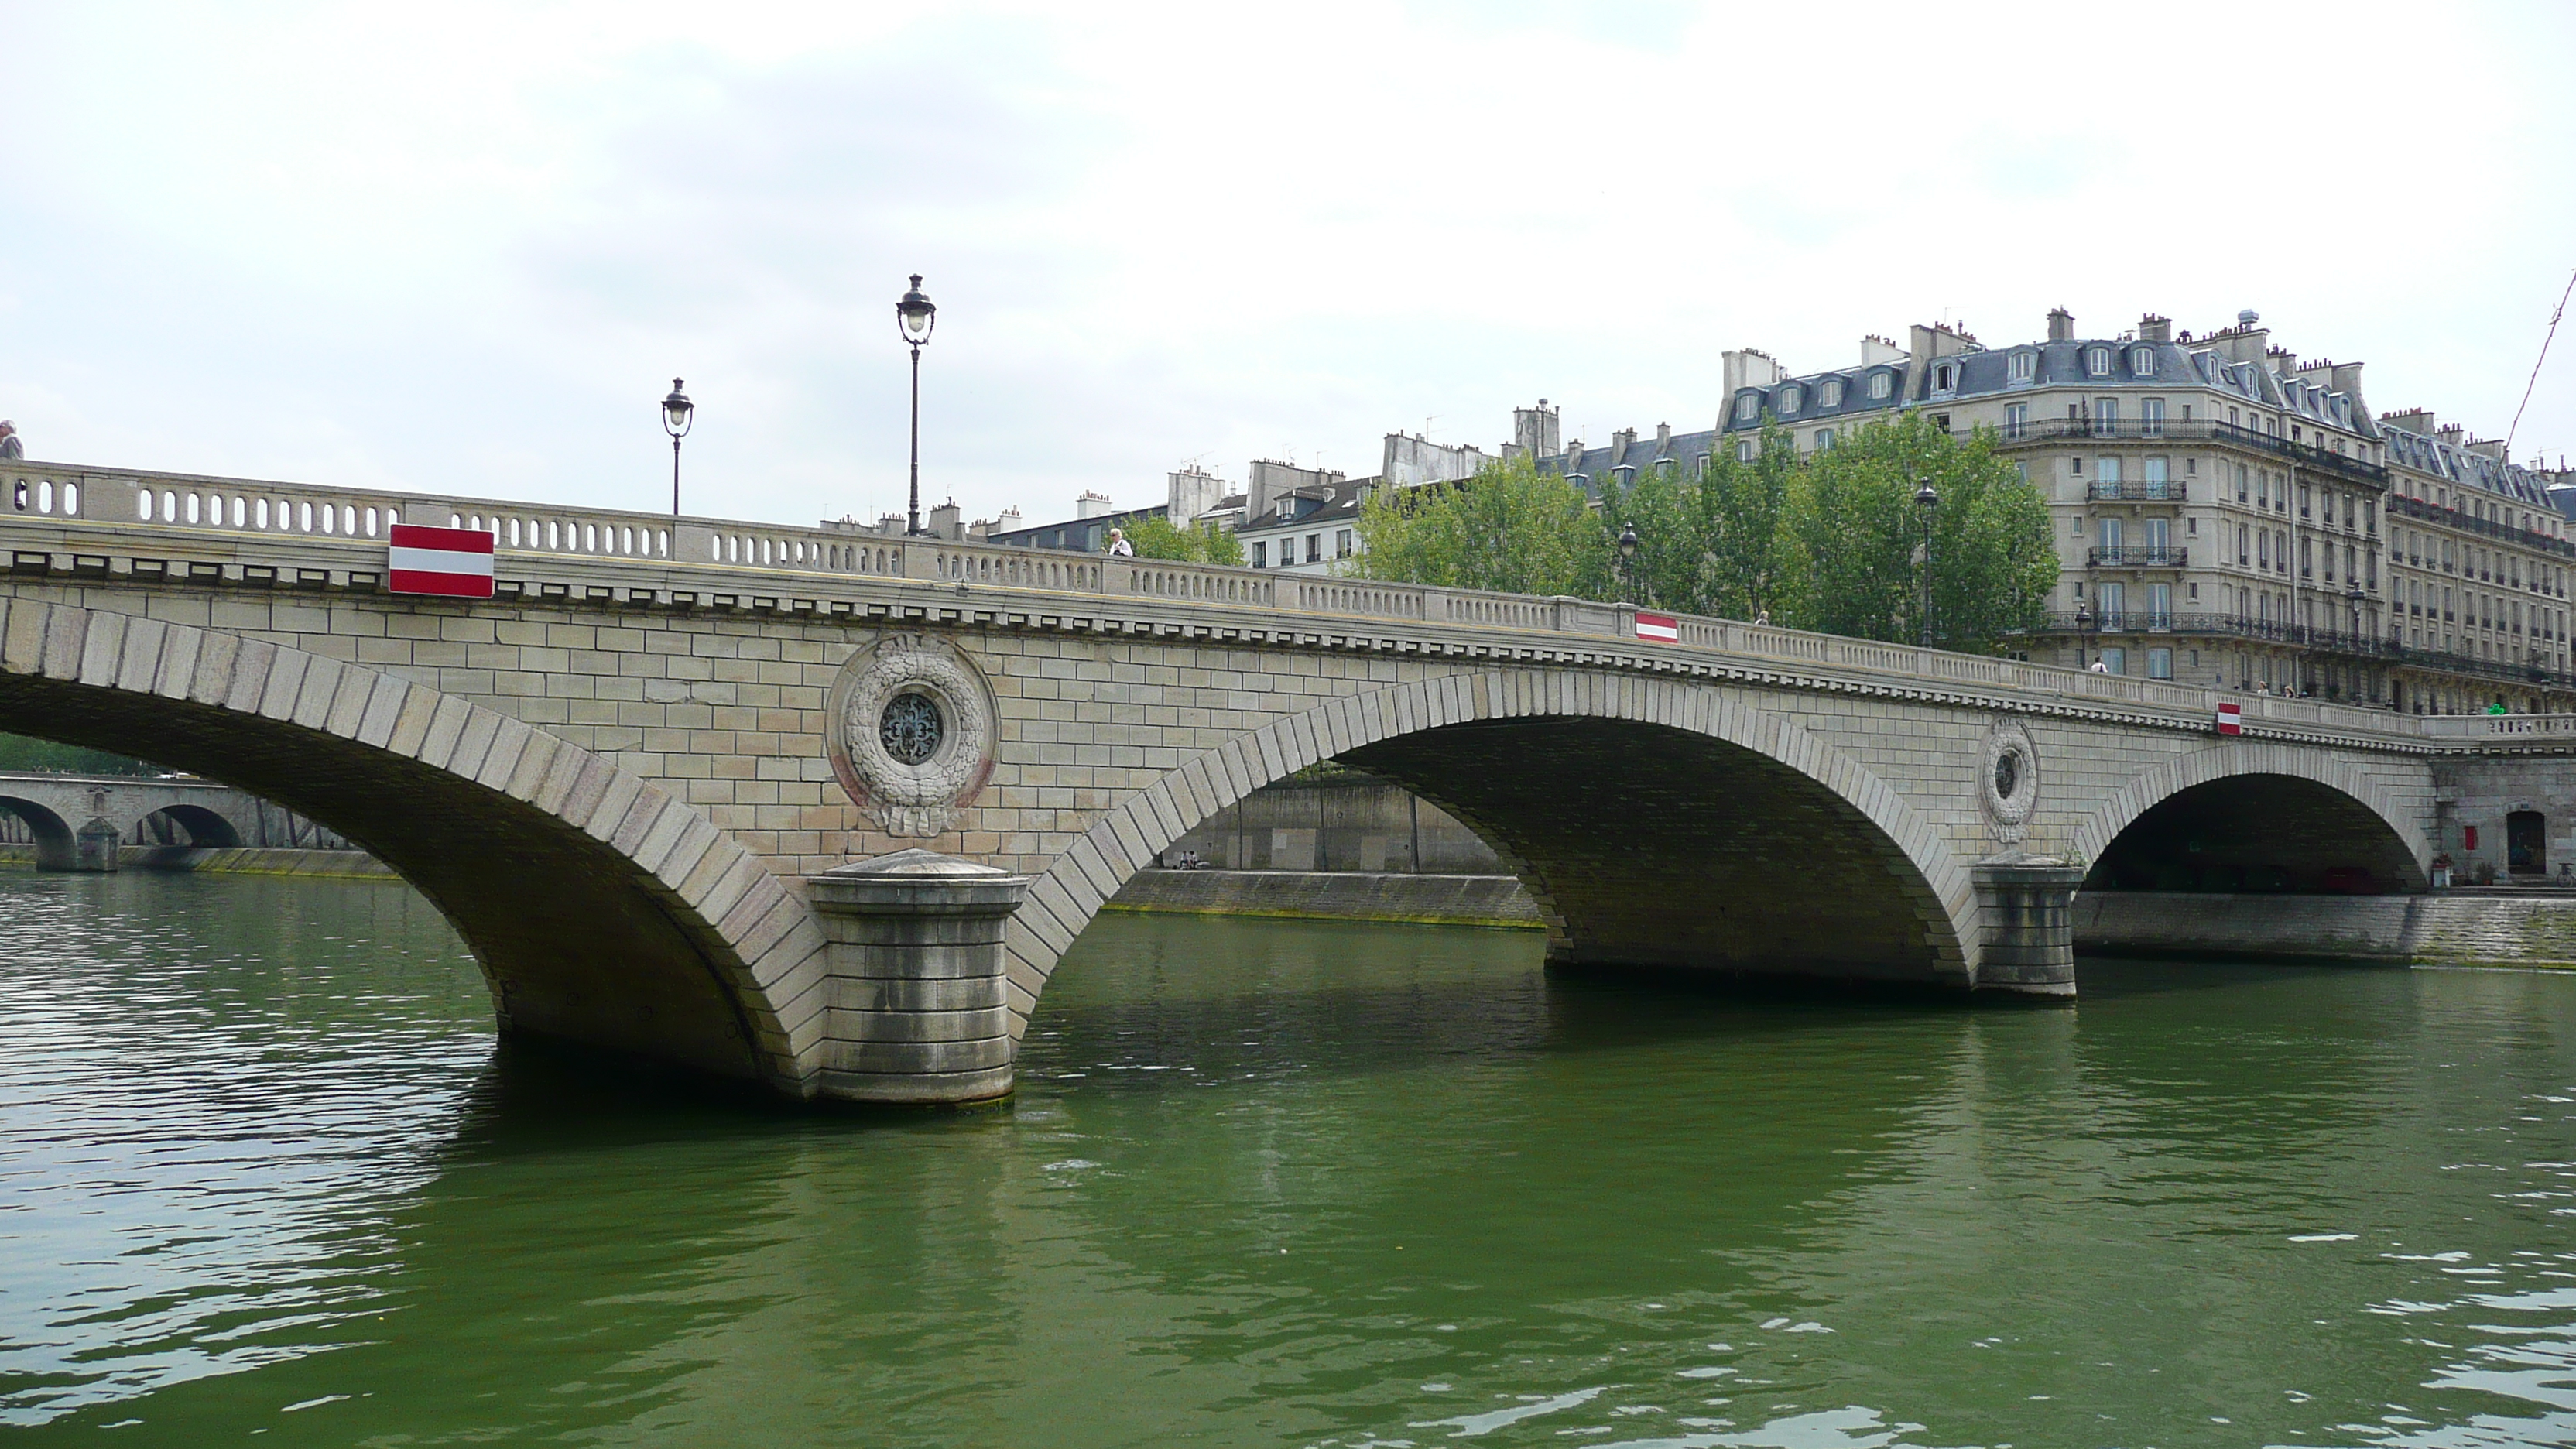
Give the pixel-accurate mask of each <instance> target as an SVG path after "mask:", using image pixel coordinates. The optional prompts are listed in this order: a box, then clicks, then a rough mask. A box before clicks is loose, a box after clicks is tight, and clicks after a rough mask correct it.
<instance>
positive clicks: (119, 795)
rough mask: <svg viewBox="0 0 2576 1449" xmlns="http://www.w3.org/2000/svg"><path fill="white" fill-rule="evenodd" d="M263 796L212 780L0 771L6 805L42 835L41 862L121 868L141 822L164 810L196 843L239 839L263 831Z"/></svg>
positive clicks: (3, 809)
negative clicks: (119, 860)
mask: <svg viewBox="0 0 2576 1449" xmlns="http://www.w3.org/2000/svg"><path fill="white" fill-rule="evenodd" d="M257 805H258V802H256V801H254V800H252V799H250V798H249V797H247V796H245V795H243V794H242V793H241V792H240V791H238V790H235V789H232V788H231V787H229V786H226V785H218V784H215V783H214V782H212V781H208V780H186V779H166V778H165V779H152V778H148V777H143V776H122V775H95V776H93V775H0V813H5V814H8V815H11V816H13V817H15V818H16V819H17V820H18V821H19V822H20V823H21V824H23V825H24V826H25V827H26V830H27V834H28V836H29V837H30V838H31V839H32V840H33V841H34V842H35V846H36V867H37V869H39V870H114V869H116V850H117V847H118V845H119V844H120V843H121V842H122V841H123V840H124V838H125V836H126V835H127V834H128V833H129V832H131V831H132V830H133V829H134V828H135V827H136V825H137V824H138V823H139V822H142V821H146V820H149V819H151V818H152V817H154V816H160V817H163V818H166V819H168V820H170V821H172V822H173V823H174V824H176V825H177V826H178V827H179V831H180V832H181V835H182V838H183V839H184V840H185V841H186V842H187V843H188V844H189V845H192V846H214V847H223V846H235V845H241V844H245V843H247V842H249V841H251V840H253V839H256V838H257V837H258V835H259V822H258V821H257V820H256V819H255V818H253V815H252V813H251V812H253V811H254V810H255V809H256V808H257Z"/></svg>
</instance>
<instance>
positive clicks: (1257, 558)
mask: <svg viewBox="0 0 2576 1449" xmlns="http://www.w3.org/2000/svg"><path fill="white" fill-rule="evenodd" d="M1252 566H1253V567H1254V568H1257V569H1266V568H1268V567H1270V545H1268V544H1266V543H1256V544H1254V545H1253V546H1252Z"/></svg>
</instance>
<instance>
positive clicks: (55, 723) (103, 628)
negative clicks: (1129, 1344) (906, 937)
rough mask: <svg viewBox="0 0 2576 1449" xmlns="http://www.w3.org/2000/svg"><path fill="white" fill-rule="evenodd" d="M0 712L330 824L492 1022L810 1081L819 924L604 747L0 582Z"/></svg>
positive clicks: (296, 658)
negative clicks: (402, 889) (490, 1005)
mask: <svg viewBox="0 0 2576 1449" xmlns="http://www.w3.org/2000/svg"><path fill="white" fill-rule="evenodd" d="M0 730H7V731H9V732H12V733H21V734H30V735H37V736H41V737H44V738H48V739H54V740H59V741H62V742H65V743H69V744H80V745H88V746H93V747H97V748H103V749H110V750H114V751H117V752H118V753H121V754H127V755H133V756H136V757H139V758H144V759H151V760H157V761H161V762H163V763H166V764H170V765H175V766H178V767H180V768H182V769H186V770H189V771H192V772H194V773H196V774H199V775H202V776H204V777H206V778H208V779H212V780H219V781H222V782H223V783H226V784H230V785H234V786H237V787H239V788H241V789H243V790H247V791H249V792H251V793H252V794H255V795H259V796H263V797H265V798H267V799H270V800H274V801H276V802H278V803H279V804H281V805H284V806H286V807H287V808H288V809H290V810H294V811H296V812H298V813H300V814H302V815H304V816H306V817H307V818H309V819H313V820H317V821H320V822H322V823H323V824H325V825H328V826H330V827H331V828H332V829H333V830H335V831H337V832H338V833H340V834H341V835H343V836H345V837H347V838H348V839H349V840H351V841H353V842H355V843H357V844H359V845H361V846H363V847H364V848H365V849H367V850H368V851H369V852H371V853H373V854H374V855H375V856H376V857H377V858H378V859H380V860H382V861H384V862H385V863H386V864H387V865H389V866H391V867H392V868H393V869H394V870H395V871H397V872H399V873H400V874H401V875H402V876H403V877H404V878H405V879H406V880H408V881H410V882H411V883H412V884H413V885H414V886H415V887H417V888H419V889H420V891H421V892H422V893H423V894H425V895H427V896H428V897H429V898H430V900H431V901H432V902H433V903H435V904H436V905H437V906H438V907H439V909H440V910H441V912H443V913H444V914H445V915H446V916H447V918H448V920H449V921H450V922H451V923H453V924H454V925H455V927H456V928H457V931H458V933H459V934H460V935H462V936H463V937H464V938H465V941H466V943H467V945H468V946H469V947H471V948H472V950H473V952H474V955H475V959H476V960H477V961H478V962H479V963H480V964H481V966H482V968H483V971H484V974H485V978H486V980H487V982H488V983H489V984H490V986H491V988H492V994H493V1001H494V1005H495V1008H496V1011H497V1012H498V1014H499V1016H500V1018H501V1022H502V1025H503V1027H504V1029H505V1030H509V1031H514V1032H522V1033H528V1034H533V1035H541V1036H550V1037H558V1038H565V1039H570V1040H575V1041H580V1042H585V1043H588V1044H591V1045H596V1046H602V1047H607V1048H611V1049H615V1050H619V1051H624V1052H628V1053H633V1054H636V1055H640V1056H645V1057H650V1058H654V1059H657V1060H660V1061H663V1062H667V1063H671V1064H676V1065H680V1066H683V1067H687V1068H691V1069H695V1070H700V1071H706V1072H713V1073H717V1074H721V1075H728V1076H734V1077H741V1078H750V1079H757V1080H762V1081H765V1082H767V1083H769V1084H770V1085H772V1086H774V1087H776V1088H778V1089H780V1090H783V1091H786V1092H789V1093H791V1094H793V1095H797V1096H811V1095H813V1092H814V1089H815V1086H816V1082H815V1079H814V1076H813V1073H812V1071H811V1069H810V1063H811V1062H812V1061H813V1053H812V1051H811V1050H810V1048H811V1046H812V1044H813V1039H814V1038H815V1037H817V1036H818V1035H819V1032H820V1029H821V1022H822V1016H823V1013H822V1010H821V1007H822V1000H821V998H822V995H823V990H822V970H823V962H822V953H823V941H822V937H821V934H820V932H819V931H818V930H817V928H816V926H815V924H814V922H813V920H812V918H811V915H810V913H809V912H808V911H807V909H806V907H805V905H804V903H803V901H802V900H801V899H799V898H798V897H796V896H795V895H793V894H792V893H790V892H789V891H788V890H787V888H786V887H785V886H784V885H783V884H782V883H781V882H780V881H779V880H778V879H777V878H776V877H775V876H773V875H772V874H770V872H769V871H768V870H766V869H765V868H764V867H763V866H762V865H761V863H760V862H759V860H758V859H757V858H756V857H754V856H753V855H751V854H750V852H748V851H746V850H745V849H744V848H743V847H742V846H741V845H740V844H739V843H737V842H736V841H734V840H733V839H732V837H730V836H729V835H726V834H725V833H724V832H723V831H721V830H719V829H717V828H716V827H715V826H714V825H712V824H711V823H710V822H708V821H707V820H706V818H705V817H704V816H702V815H700V814H699V813H698V812H697V811H696V810H694V809H692V808H690V807H689V806H688V805H687V804H685V803H684V802H682V801H680V800H678V799H676V798H674V797H673V796H671V795H669V794H667V793H665V792H664V791H662V790H661V789H659V788H657V787H656V786H654V785H652V784H651V783H649V782H647V781H645V780H644V779H642V778H641V777H639V776H636V775H634V774H631V773H629V772H627V771H625V770H623V769H620V768H618V767H617V766H616V765H615V764H614V763H612V762H611V761H610V760H608V759H606V758H605V757H603V756H600V755H597V754H594V753H592V752H591V751H589V750H585V749H582V748H579V747H578V746H575V745H573V744H571V743H569V742H568V741H565V740H562V739H560V738H558V737H556V736H554V735H551V734H548V733H547V732H545V731H543V730H540V729H536V728H533V727H531V726H529V725H526V724H522V723H520V722H519V721H517V720H515V719H512V718H510V717H508V716H507V715H504V714H502V713H500V712H498V711H496V710H492V709H489V708H486V707H483V706H481V705H477V704H474V703H471V702H470V701H467V700H465V699H462V698H459V697H457V696H454V695H449V694H444V693H441V692H440V691H438V690H435V689H432V688H430V687H428V686H426V685H422V684H418V683H414V682H412V681H409V680H406V679H403V678H401V677H399V676H397V675H394V674H390V673H387V672H384V671H382V670H376V669H370V668H367V667H364V666H361V665H356V664H350V663H346V662H344V661H340V660H334V659H327V658H323V657H321V656H319V655H314V654H310V653H306V652H304V651H301V650H297V649H293V648H289V647H286V646H284V645H279V644H275V643H272V642H269V641H266V640H260V639H251V638H244V637H241V636H238V635H233V634H228V633H225V632H222V631H219V630H213V629H201V628H195V627H190V626H184V625H175V624H167V623H164V622H162V621H159V620H152V619H140V618H134V617H131V616H128V615H124V614H119V613H114V612H110V611H106V610H93V609H86V608H81V607H77V606H74V605H69V604H58V603H50V604H49V603H41V602H37V601H34V600H29V599H23V598H21V599H15V600H0Z"/></svg>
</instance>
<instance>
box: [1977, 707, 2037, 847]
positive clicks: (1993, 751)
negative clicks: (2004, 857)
mask: <svg viewBox="0 0 2576 1449" xmlns="http://www.w3.org/2000/svg"><path fill="white" fill-rule="evenodd" d="M1977 795H1978V798H1979V799H1980V800H1981V801H1983V802H1984V804H1985V807H1986V822H1987V824H1988V825H1989V826H1991V827H1992V828H1993V830H1994V833H1995V839H1996V840H1998V841H2000V842H2002V843H2003V844H2005V845H2018V844H2020V843H2021V838H2022V835H2023V833H2024V831H2025V829H2026V827H2027V826H2028V825H2029V823H2030V813H2031V810H2032V808H2033V807H2034V806H2036V805H2037V804H2038V803H2039V751H2038V750H2037V749H2036V748H2035V747H2033V746H2032V744H2031V742H2030V731H2028V730H2026V729H2023V728H2022V727H2021V725H2020V723H2019V722H2018V721H2014V720H2009V719H1999V720H1997V721H1995V723H1994V726H1993V728H1991V729H1989V730H1987V731H1986V751H1985V768H1984V769H1982V770H1980V771H1978V774H1977Z"/></svg>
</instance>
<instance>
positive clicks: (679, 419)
mask: <svg viewBox="0 0 2576 1449" xmlns="http://www.w3.org/2000/svg"><path fill="white" fill-rule="evenodd" d="M697 420H698V406H697V404H695V403H693V402H691V401H689V395H688V394H687V393H684V392H682V391H680V380H679V379H678V378H676V377H675V378H672V379H671V395H670V396H669V397H666V398H664V399H662V431H663V432H666V433H669V434H670V435H671V516H672V517H673V518H677V517H679V516H680V440H681V439H682V438H685V437H687V436H688V435H689V424H691V423H693V422H696V421H697Z"/></svg>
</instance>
